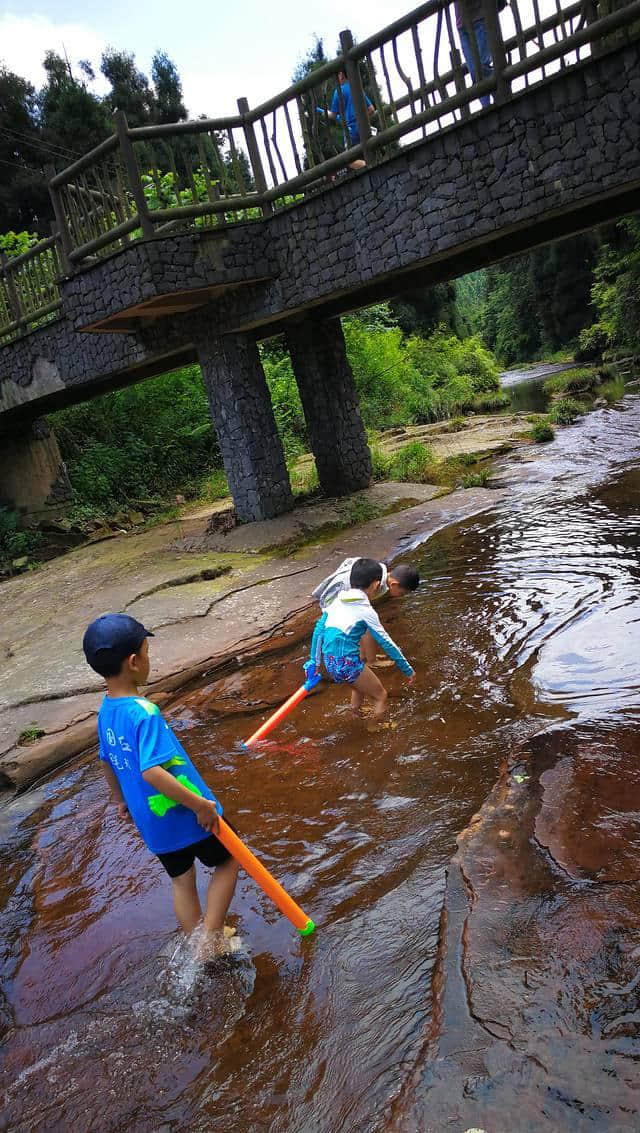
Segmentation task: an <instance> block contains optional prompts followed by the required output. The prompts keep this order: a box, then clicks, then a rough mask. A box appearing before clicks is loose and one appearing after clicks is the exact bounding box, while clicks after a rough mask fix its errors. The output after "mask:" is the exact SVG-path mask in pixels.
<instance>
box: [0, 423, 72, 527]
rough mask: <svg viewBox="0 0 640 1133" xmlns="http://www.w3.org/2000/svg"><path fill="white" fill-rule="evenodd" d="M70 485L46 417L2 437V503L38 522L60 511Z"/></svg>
mask: <svg viewBox="0 0 640 1133" xmlns="http://www.w3.org/2000/svg"><path fill="white" fill-rule="evenodd" d="M70 498H71V485H70V483H69V478H68V476H67V470H66V468H65V466H64V462H63V460H62V457H61V455H60V449H59V448H58V442H57V440H56V438H55V435H54V433H53V431H52V429H51V428H50V426H49V425H48V423H47V421H46V420H45V419H44V417H41V418H39V419H38V420H37V421H33V422H32V423H31V424H30V425H25V426H24V427H23V428H22V430H21V431H20V432H18V430H17V429H16V431H15V434H11V435H9V436H2V437H0V504H1V505H3V506H4V507H9V508H11V510H12V511H17V512H20V514H21V515H23V516H24V517H25V519H26V520H27V521H29V520H31V521H32V522H38V520H41V519H44V518H46V517H47V516H49V515H53V514H55V513H56V512H60V511H61V510H63V508H64V504H65V503H66V502H67V501H68V500H69V499H70Z"/></svg>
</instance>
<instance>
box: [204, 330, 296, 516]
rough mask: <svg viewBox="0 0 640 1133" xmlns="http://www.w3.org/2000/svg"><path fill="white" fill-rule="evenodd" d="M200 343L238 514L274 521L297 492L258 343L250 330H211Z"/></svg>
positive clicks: (208, 388) (221, 446) (213, 412)
mask: <svg viewBox="0 0 640 1133" xmlns="http://www.w3.org/2000/svg"><path fill="white" fill-rule="evenodd" d="M197 346H198V357H199V359H200V366H201V368H202V377H203V379H204V384H205V388H206V391H207V396H208V398H209V405H210V407H211V416H212V417H213V422H214V425H215V428H216V433H217V434H218V441H219V444H220V451H221V453H222V460H223V463H224V470H225V472H226V474H227V480H228V482H229V489H230V491H231V495H232V496H233V501H234V504H235V507H236V512H237V514H238V518H239V519H241V520H243V521H245V522H250V521H251V520H255V519H272V518H273V516H275V515H280V514H281V513H282V512H284V511H288V510H289V508H291V507H293V496H292V494H291V485H290V483H289V474H288V472H287V466H286V463H285V459H284V452H283V451H282V444H281V442H280V437H279V436H278V430H277V428H276V422H275V418H274V416H273V407H272V405H271V398H270V396H269V389H268V387H267V382H266V378H265V376H264V370H263V369H262V363H261V362H260V356H259V354H258V347H257V344H256V342H255V341H254V339H253V338H252V337H251V336H250V335H248V334H226V335H223V336H220V337H218V336H216V335H213V334H211V335H203V336H202V338H200V339H199V340H198V343H197Z"/></svg>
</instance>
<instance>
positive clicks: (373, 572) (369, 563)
mask: <svg viewBox="0 0 640 1133" xmlns="http://www.w3.org/2000/svg"><path fill="white" fill-rule="evenodd" d="M382 575H383V569H382V563H379V562H376V560H375V559H356V561H355V563H354V564H353V566H352V567H351V577H350V579H349V582H350V584H351V586H352V588H353V589H354V590H364V592H365V594H368V595H369V597H371V595H372V594H375V592H376V590H379V589H380V583H381V582H382Z"/></svg>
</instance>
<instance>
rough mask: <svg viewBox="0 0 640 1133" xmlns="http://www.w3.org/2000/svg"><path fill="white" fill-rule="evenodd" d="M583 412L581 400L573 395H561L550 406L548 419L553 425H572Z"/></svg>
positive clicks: (583, 407)
mask: <svg viewBox="0 0 640 1133" xmlns="http://www.w3.org/2000/svg"><path fill="white" fill-rule="evenodd" d="M584 412H585V406H584V404H583V403H582V402H581V401H576V400H575V398H573V397H562V398H560V400H559V401H556V403H555V405H553V406H552V408H551V411H550V413H549V420H550V421H553V423H554V424H555V425H573V422H574V421H577V419H578V417H580V416H581V415H582V414H583V413H584Z"/></svg>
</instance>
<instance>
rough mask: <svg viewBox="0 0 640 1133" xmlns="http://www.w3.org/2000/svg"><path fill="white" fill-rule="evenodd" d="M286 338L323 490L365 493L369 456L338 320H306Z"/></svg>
mask: <svg viewBox="0 0 640 1133" xmlns="http://www.w3.org/2000/svg"><path fill="white" fill-rule="evenodd" d="M286 338H287V344H288V347H289V352H290V354H291V361H292V362H293V370H294V373H295V376H296V381H297V383H298V389H299V390H300V398H301V401H302V407H303V409H304V415H305V418H306V421H307V428H308V431H309V443H310V445H311V449H312V452H313V455H314V456H315V458H316V468H317V470H318V479H319V480H320V484H321V485H322V488H323V490H324V491H325V492H326V493H327V495H330V496H343V495H346V494H347V493H348V492H355V491H357V490H358V489H359V488H366V487H367V485H368V484H369V481H370V480H371V473H372V468H371V453H370V452H369V446H368V445H367V435H366V432H365V428H364V425H363V424H362V418H361V416H360V410H359V408H358V395H357V392H356V387H355V382H354V380H353V373H352V372H351V366H350V365H349V361H348V359H347V353H346V349H345V342H344V335H343V333H342V326H341V325H340V320H339V319H319V318H313V317H311V316H307V317H306V318H304V319H301V320H300V321H296V322H295V323H293V322H292V323H290V324H289V325H288V327H287V332H286Z"/></svg>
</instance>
